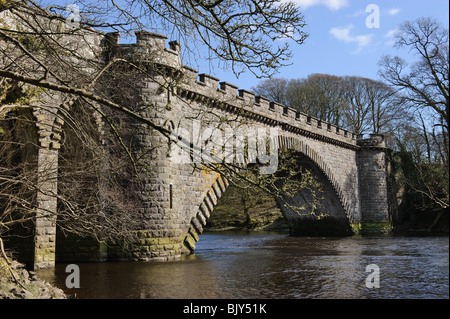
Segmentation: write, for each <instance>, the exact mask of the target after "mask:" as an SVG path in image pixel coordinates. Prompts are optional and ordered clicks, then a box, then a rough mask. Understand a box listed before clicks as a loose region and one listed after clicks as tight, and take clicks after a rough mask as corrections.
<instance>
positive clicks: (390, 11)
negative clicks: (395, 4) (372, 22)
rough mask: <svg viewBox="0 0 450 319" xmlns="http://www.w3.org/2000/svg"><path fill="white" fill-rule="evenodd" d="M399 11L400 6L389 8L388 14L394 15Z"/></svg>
mask: <svg viewBox="0 0 450 319" xmlns="http://www.w3.org/2000/svg"><path fill="white" fill-rule="evenodd" d="M399 12H400V9H399V8H393V9H389V10H388V14H389V15H391V16H394V15H396V14H397V13H399Z"/></svg>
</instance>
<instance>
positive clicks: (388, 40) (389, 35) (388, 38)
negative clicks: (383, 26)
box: [384, 28, 398, 47]
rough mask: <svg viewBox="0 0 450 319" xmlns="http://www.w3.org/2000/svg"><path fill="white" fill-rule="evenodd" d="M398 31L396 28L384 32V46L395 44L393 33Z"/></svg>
mask: <svg viewBox="0 0 450 319" xmlns="http://www.w3.org/2000/svg"><path fill="white" fill-rule="evenodd" d="M397 32H398V29H397V28H394V29H391V30H389V31H388V32H386V34H385V35H384V38H385V39H386V41H385V42H384V45H386V46H390V47H392V46H394V44H395V39H394V37H395V34H396V33H397Z"/></svg>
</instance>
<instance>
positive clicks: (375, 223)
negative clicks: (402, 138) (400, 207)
mask: <svg viewBox="0 0 450 319" xmlns="http://www.w3.org/2000/svg"><path fill="white" fill-rule="evenodd" d="M357 143H358V145H359V146H360V147H361V149H360V150H359V151H358V153H357V159H358V161H357V163H358V171H359V185H360V186H359V187H360V188H359V192H360V202H361V224H360V227H361V229H360V232H361V233H373V232H375V233H379V232H389V231H390V230H391V227H392V224H391V220H390V216H389V204H388V194H387V165H386V163H387V162H386V161H387V156H386V151H387V149H386V143H385V141H384V136H383V135H382V134H370V137H369V138H367V139H364V138H363V137H362V136H358V140H357Z"/></svg>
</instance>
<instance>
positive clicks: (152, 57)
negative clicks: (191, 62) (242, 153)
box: [104, 31, 359, 149]
mask: <svg viewBox="0 0 450 319" xmlns="http://www.w3.org/2000/svg"><path fill="white" fill-rule="evenodd" d="M167 39H168V38H167V37H166V36H164V35H161V34H157V33H153V32H146V31H139V32H136V43H132V44H120V43H119V37H118V33H109V34H107V35H106V37H105V41H104V43H105V44H106V52H109V55H108V56H109V57H110V58H111V57H128V58H129V59H130V60H131V61H139V62H147V63H151V64H153V65H157V66H160V67H161V68H165V69H168V70H171V73H169V75H173V74H177V75H181V76H180V79H179V80H178V81H177V83H176V87H175V88H174V89H175V93H176V94H177V95H178V96H180V97H181V98H183V99H186V100H189V101H190V102H197V103H203V104H205V105H207V106H208V107H212V108H218V109H221V110H225V111H226V112H229V113H231V114H239V115H241V116H243V117H245V118H248V119H250V120H253V121H256V122H260V123H263V124H265V125H269V126H277V127H280V128H282V129H283V130H285V131H287V132H291V133H293V134H296V135H303V136H308V137H310V138H313V139H317V140H320V141H323V142H326V143H333V144H336V145H339V146H341V147H346V148H351V149H358V148H359V147H358V145H357V142H356V135H355V134H354V133H353V132H350V131H348V130H346V129H344V128H341V127H339V126H336V125H334V124H331V123H327V122H324V121H321V120H320V119H318V118H315V117H313V116H310V115H308V114H305V113H303V112H300V111H298V110H296V109H294V108H291V107H287V106H285V105H282V104H279V103H277V102H274V101H270V100H269V99H268V98H266V97H264V96H258V95H256V94H255V93H253V92H250V91H248V90H245V89H239V87H238V86H237V85H234V84H231V83H228V82H222V81H220V79H218V78H216V77H214V76H211V75H209V74H205V73H198V71H197V70H195V69H193V68H191V67H188V66H185V65H183V64H182V63H181V59H180V50H181V46H180V44H179V43H178V42H177V41H172V42H169V46H168V47H167V46H166V41H167Z"/></svg>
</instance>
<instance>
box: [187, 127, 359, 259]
mask: <svg viewBox="0 0 450 319" xmlns="http://www.w3.org/2000/svg"><path fill="white" fill-rule="evenodd" d="M272 142H273V143H277V148H278V149H288V150H294V151H297V152H299V153H301V154H303V155H304V156H306V157H307V158H308V159H309V160H310V161H311V162H312V163H314V164H315V166H316V167H317V168H318V169H319V170H320V171H321V172H322V173H323V175H324V176H325V177H326V179H327V180H328V182H329V185H331V187H332V189H333V191H334V192H335V194H336V196H337V198H338V199H339V202H340V205H341V207H342V210H343V211H344V213H345V215H346V218H347V219H348V221H350V218H351V217H350V216H351V215H350V206H349V205H348V202H347V199H346V196H345V194H344V193H343V191H342V189H341V187H340V185H339V183H338V182H337V179H336V178H335V176H334V174H333V172H332V171H331V169H330V168H329V166H328V165H327V163H326V162H325V161H324V159H323V158H322V157H321V156H320V155H319V154H318V153H317V152H316V151H315V150H314V149H313V148H312V147H310V146H309V145H308V144H307V143H305V142H304V141H302V140H301V139H299V138H296V137H286V136H279V137H278V140H275V141H272ZM228 185H229V182H228V181H227V180H226V179H225V178H224V177H222V176H218V177H217V178H215V180H214V181H213V182H212V184H211V186H210V187H209V189H208V191H207V192H206V194H205V195H204V197H203V199H202V201H201V204H200V205H199V207H198V210H197V212H196V213H195V215H194V217H192V218H191V220H190V222H189V229H188V232H187V233H186V235H185V237H184V240H183V244H184V247H185V249H187V251H189V252H192V251H194V250H195V243H196V242H197V241H198V240H199V235H200V234H201V233H202V232H203V227H204V226H205V225H206V223H207V221H208V219H209V217H210V216H211V214H212V212H213V210H214V207H215V206H216V204H217V202H218V201H219V199H220V198H221V197H222V195H223V193H224V192H225V191H226V188H227V187H228ZM283 214H284V212H283Z"/></svg>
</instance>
